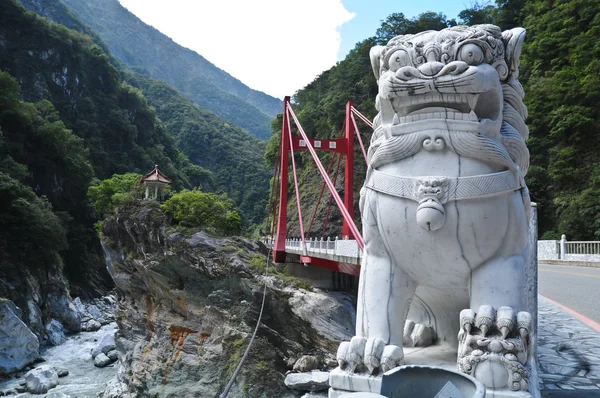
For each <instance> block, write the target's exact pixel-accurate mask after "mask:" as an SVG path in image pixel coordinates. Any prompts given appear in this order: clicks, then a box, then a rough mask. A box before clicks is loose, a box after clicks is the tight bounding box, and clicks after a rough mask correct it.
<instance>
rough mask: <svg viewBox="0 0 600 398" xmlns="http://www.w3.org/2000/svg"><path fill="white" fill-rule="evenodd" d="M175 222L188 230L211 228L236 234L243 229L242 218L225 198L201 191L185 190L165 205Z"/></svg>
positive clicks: (163, 206) (176, 194)
mask: <svg viewBox="0 0 600 398" xmlns="http://www.w3.org/2000/svg"><path fill="white" fill-rule="evenodd" d="M162 208H163V210H164V211H165V212H167V213H168V214H169V215H171V216H172V217H173V220H174V221H175V222H176V223H177V224H179V225H181V226H183V227H188V228H209V229H213V230H215V231H218V232H221V233H225V234H234V233H238V232H239V231H240V229H241V218H240V216H239V214H238V213H237V212H236V211H235V209H234V208H233V205H232V204H231V203H230V202H229V201H227V200H226V198H225V197H223V196H219V195H216V194H214V193H212V192H202V191H201V190H199V189H194V190H192V191H190V190H187V189H186V190H183V191H181V192H178V193H175V194H173V196H172V197H171V198H170V199H168V200H167V201H165V203H163V205H162Z"/></svg>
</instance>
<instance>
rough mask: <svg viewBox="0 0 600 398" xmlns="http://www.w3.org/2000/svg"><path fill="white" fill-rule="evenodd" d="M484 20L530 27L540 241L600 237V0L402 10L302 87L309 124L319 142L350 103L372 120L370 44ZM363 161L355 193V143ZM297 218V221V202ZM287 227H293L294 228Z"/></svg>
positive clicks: (299, 103) (297, 102)
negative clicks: (452, 14) (454, 10)
mask: <svg viewBox="0 0 600 398" xmlns="http://www.w3.org/2000/svg"><path fill="white" fill-rule="evenodd" d="M480 23H493V24H496V25H499V26H500V27H501V28H502V29H503V30H504V29H509V28H512V27H515V26H523V27H525V28H526V29H527V36H526V39H525V45H524V48H523V52H522V55H521V67H520V72H521V73H520V81H521V83H522V84H523V86H524V88H525V93H526V94H525V103H526V105H527V106H528V109H529V118H528V119H527V124H528V125H529V128H530V131H531V134H530V138H529V141H528V147H529V150H530V152H531V167H530V169H529V173H528V175H527V176H526V180H527V184H528V186H529V189H530V191H531V195H532V198H533V199H534V200H535V201H537V202H538V209H539V228H540V237H541V238H545V239H559V238H560V235H561V234H566V235H567V237H568V238H569V239H570V240H579V239H580V240H596V239H600V199H599V198H600V165H599V163H598V161H597V159H598V154H599V153H600V81H599V79H600V78H599V75H598V67H599V63H600V44H599V41H598V37H600V36H599V35H600V1H598V0H592V1H584V0H560V1H557V0H555V1H546V0H497V1H496V4H490V3H487V4H480V3H475V4H474V5H472V6H471V7H469V8H467V9H465V10H463V11H462V12H461V13H460V14H459V15H458V19H457V20H456V19H448V18H447V17H446V16H445V15H443V14H441V13H434V12H426V13H423V14H421V15H419V16H418V17H415V18H412V19H411V18H406V17H405V16H404V15H403V14H402V13H395V14H392V15H390V16H389V17H388V18H387V19H385V20H384V21H382V24H381V27H380V28H379V29H378V30H377V32H376V33H375V35H374V36H373V37H370V38H367V39H365V40H364V41H362V42H360V43H357V45H356V47H355V48H354V49H353V50H352V51H351V52H350V53H349V54H348V56H347V57H346V58H345V59H344V60H343V61H341V62H339V63H338V64H337V65H336V66H334V67H333V68H331V69H330V70H327V71H325V72H323V73H322V74H321V75H320V76H318V77H317V78H316V79H315V80H314V81H313V82H312V83H311V84H309V85H307V86H306V87H304V88H303V89H302V90H299V91H298V92H297V93H296V95H295V96H294V97H293V102H294V108H295V110H296V113H297V114H298V116H299V119H300V121H301V123H302V125H303V127H304V128H305V130H306V131H307V132H310V133H311V134H312V135H314V136H319V137H321V138H325V137H333V136H335V135H337V134H338V132H339V130H340V129H341V127H342V123H343V120H344V105H345V103H346V101H348V100H350V99H353V100H355V102H356V107H357V108H358V109H359V110H360V111H361V112H362V113H363V114H365V115H366V116H368V117H369V118H373V117H374V116H375V113H376V112H375V108H374V99H375V95H376V94H377V86H376V83H375V79H374V77H373V74H372V71H371V65H370V62H369V50H370V48H371V47H372V46H373V45H377V44H385V43H387V41H388V40H389V39H390V38H392V37H394V36H396V35H400V34H411V33H417V32H419V31H423V30H428V29H435V30H438V29H442V28H445V27H448V26H453V25H456V24H467V25H473V24H480ZM279 129H280V125H275V124H274V129H273V136H272V138H271V141H270V142H269V145H268V148H267V153H266V159H267V160H268V161H269V162H270V163H271V164H274V161H275V158H276V154H277V147H278V144H279V138H278V134H279ZM362 133H363V141H366V142H368V138H369V134H370V131H369V130H368V129H367V128H366V127H365V128H363V129H362ZM306 155H307V154H304V153H302V154H298V155H297V156H298V158H299V161H300V163H301V164H304V165H305V167H304V168H303V171H302V173H303V176H307V177H306V179H305V180H304V184H303V186H302V187H301V188H300V191H301V193H302V202H303V206H304V205H305V204H312V203H315V202H316V199H317V196H318V192H319V190H320V184H321V182H320V181H319V180H318V179H316V175H317V174H318V173H317V172H316V169H314V168H313V166H312V161H311V160H309V158H308V157H307V156H306ZM356 159H357V163H358V164H357V172H356V176H357V181H356V182H355V188H356V189H358V188H359V187H360V186H361V185H362V175H364V173H363V172H362V171H361V170H360V169H359V168H360V167H361V165H362V163H360V160H361V159H362V155H361V154H360V152H359V151H358V149H357V152H356ZM324 160H325V161H327V157H325V158H324ZM362 167H364V166H362ZM301 179H302V178H301ZM340 188H341V186H340ZM307 209H308V211H306V213H305V214H303V216H304V217H305V223H307V220H306V218H309V217H310V216H311V215H312V210H313V209H312V208H310V206H309V207H307ZM324 212H325V210H324V209H323V207H322V208H321V213H320V215H319V217H324ZM290 214H291V215H292V218H293V215H294V214H295V211H294V210H293V209H292V208H290ZM356 214H358V212H356ZM294 221H295V220H292V222H294ZM290 226H291V227H290V228H291V230H292V232H293V231H294V228H297V227H293V226H292V224H290ZM334 232H335V231H334Z"/></svg>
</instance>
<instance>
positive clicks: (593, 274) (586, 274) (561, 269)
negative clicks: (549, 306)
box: [538, 264, 600, 323]
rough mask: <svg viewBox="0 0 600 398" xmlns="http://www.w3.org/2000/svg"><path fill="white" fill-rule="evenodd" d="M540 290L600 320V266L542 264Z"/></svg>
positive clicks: (543, 293)
mask: <svg viewBox="0 0 600 398" xmlns="http://www.w3.org/2000/svg"><path fill="white" fill-rule="evenodd" d="M538 269H539V286H538V289H539V293H540V294H541V295H542V296H545V297H548V298H549V299H552V300H554V301H556V302H559V303H560V304H562V305H564V306H567V307H569V308H571V309H572V310H574V311H577V312H578V313H580V314H581V315H583V316H586V317H588V318H589V319H591V320H593V321H595V322H598V323H600V268H589V267H571V266H561V265H542V264H540V266H539V267H538Z"/></svg>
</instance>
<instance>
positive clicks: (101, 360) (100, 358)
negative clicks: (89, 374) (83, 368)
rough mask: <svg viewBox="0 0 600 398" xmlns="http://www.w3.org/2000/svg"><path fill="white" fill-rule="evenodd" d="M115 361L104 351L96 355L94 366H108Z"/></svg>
mask: <svg viewBox="0 0 600 398" xmlns="http://www.w3.org/2000/svg"><path fill="white" fill-rule="evenodd" d="M113 362H114V361H112V360H111V359H110V358H109V357H108V356H106V354H103V353H100V354H98V355H96V357H95V358H94V366H97V367H99V368H103V367H105V366H108V365H110V364H111V363H113Z"/></svg>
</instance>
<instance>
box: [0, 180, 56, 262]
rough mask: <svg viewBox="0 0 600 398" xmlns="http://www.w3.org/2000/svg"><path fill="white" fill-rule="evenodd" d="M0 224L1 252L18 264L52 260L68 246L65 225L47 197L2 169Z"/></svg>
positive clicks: (0, 181)
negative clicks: (36, 192) (54, 211)
mask: <svg viewBox="0 0 600 398" xmlns="http://www.w3.org/2000/svg"><path fill="white" fill-rule="evenodd" d="M0 225H2V228H0V247H2V250H1V251H0V254H3V253H6V254H8V255H9V256H10V257H11V258H12V259H13V260H17V261H19V262H21V263H22V262H26V263H31V262H35V261H39V260H47V261H51V260H52V259H53V258H54V256H55V253H56V252H60V251H63V250H65V249H67V247H68V244H67V236H66V230H65V226H64V224H63V222H62V220H61V219H60V218H59V217H58V216H57V215H56V214H54V213H53V211H52V205H51V204H50V203H49V202H48V200H46V199H45V198H43V197H42V198H40V197H38V196H37V195H36V194H35V192H33V190H32V189H31V188H29V187H28V186H26V185H24V184H22V183H20V182H19V181H17V180H15V179H13V178H12V177H10V176H9V175H8V174H5V173H2V172H0Z"/></svg>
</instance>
